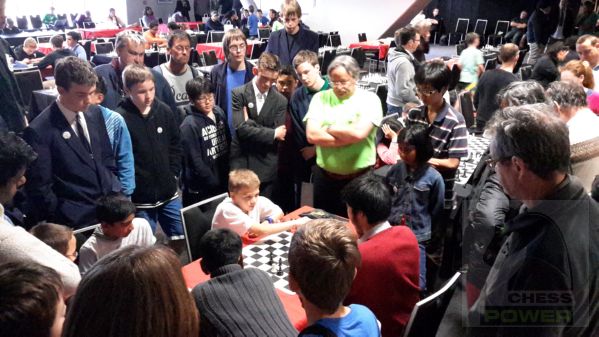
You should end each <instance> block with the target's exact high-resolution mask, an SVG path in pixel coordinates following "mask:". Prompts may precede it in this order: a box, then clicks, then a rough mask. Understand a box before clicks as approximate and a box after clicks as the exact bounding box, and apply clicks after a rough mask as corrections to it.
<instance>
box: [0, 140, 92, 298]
mask: <svg viewBox="0 0 599 337" xmlns="http://www.w3.org/2000/svg"><path fill="white" fill-rule="evenodd" d="M36 157H37V155H36V153H35V152H33V150H32V149H31V147H30V146H29V145H27V143H25V141H23V140H22V139H21V138H19V137H18V136H17V135H15V134H14V133H7V132H0V261H8V260H18V261H21V260H33V261H35V262H37V263H40V264H42V265H44V266H46V267H49V268H52V269H54V270H56V272H58V274H59V275H60V277H61V279H62V282H63V284H64V294H63V295H64V297H65V298H68V297H70V296H71V295H73V294H74V293H75V290H76V289H77V285H78V284H79V281H80V280H81V276H80V275H79V272H78V270H77V266H76V265H75V264H74V263H73V262H71V261H69V260H68V259H67V258H66V257H64V256H62V255H61V254H60V253H58V252H57V251H55V250H54V249H52V248H50V246H48V245H46V244H45V243H43V242H42V241H40V240H38V239H37V238H36V237H34V236H33V235H31V234H29V233H27V232H26V231H25V230H24V229H23V228H22V227H17V226H14V225H13V221H12V220H11V219H10V218H9V217H8V216H7V215H6V214H5V213H4V210H5V209H4V206H5V205H8V204H10V203H11V202H12V199H13V197H14V195H15V194H16V193H17V189H18V188H19V187H21V186H22V185H24V184H25V182H26V179H25V170H26V168H27V166H28V165H29V164H30V163H32V162H33V161H34V160H35V159H36Z"/></svg>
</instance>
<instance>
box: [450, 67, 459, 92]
mask: <svg viewBox="0 0 599 337" xmlns="http://www.w3.org/2000/svg"><path fill="white" fill-rule="evenodd" d="M460 73H461V69H460V67H459V66H458V65H457V64H454V65H453V67H452V68H451V79H450V81H449V86H448V87H447V90H448V91H452V90H453V89H455V87H456V86H457V85H458V82H459V81H460Z"/></svg>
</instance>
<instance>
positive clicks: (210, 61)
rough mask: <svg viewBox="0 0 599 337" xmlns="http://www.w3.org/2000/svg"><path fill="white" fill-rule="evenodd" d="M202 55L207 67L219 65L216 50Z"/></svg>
mask: <svg viewBox="0 0 599 337" xmlns="http://www.w3.org/2000/svg"><path fill="white" fill-rule="evenodd" d="M202 55H203V56H204V65H205V66H213V65H215V64H218V59H217V58H216V53H215V52H214V50H211V51H210V52H203V53H202ZM213 56H214V57H213Z"/></svg>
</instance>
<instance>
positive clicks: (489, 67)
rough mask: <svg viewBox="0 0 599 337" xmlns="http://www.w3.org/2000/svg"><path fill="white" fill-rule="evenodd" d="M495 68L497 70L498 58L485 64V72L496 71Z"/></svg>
mask: <svg viewBox="0 0 599 337" xmlns="http://www.w3.org/2000/svg"><path fill="white" fill-rule="evenodd" d="M495 68H497V57H494V58H492V59H488V60H487V61H486V62H485V71H487V70H492V69H495Z"/></svg>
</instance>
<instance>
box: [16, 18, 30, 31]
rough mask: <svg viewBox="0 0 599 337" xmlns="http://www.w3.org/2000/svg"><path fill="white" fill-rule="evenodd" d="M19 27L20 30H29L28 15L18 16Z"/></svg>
mask: <svg viewBox="0 0 599 337" xmlns="http://www.w3.org/2000/svg"><path fill="white" fill-rule="evenodd" d="M17 27H19V29H20V30H27V29H28V28H29V23H28V22H27V17H26V16H25V15H23V16H17Z"/></svg>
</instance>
